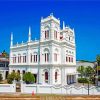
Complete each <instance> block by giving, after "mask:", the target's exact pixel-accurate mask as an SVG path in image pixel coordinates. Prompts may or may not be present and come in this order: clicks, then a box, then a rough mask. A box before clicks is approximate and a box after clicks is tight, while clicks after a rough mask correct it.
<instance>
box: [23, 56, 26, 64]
mask: <svg viewBox="0 0 100 100" xmlns="http://www.w3.org/2000/svg"><path fill="white" fill-rule="evenodd" d="M23 63H26V54H23Z"/></svg>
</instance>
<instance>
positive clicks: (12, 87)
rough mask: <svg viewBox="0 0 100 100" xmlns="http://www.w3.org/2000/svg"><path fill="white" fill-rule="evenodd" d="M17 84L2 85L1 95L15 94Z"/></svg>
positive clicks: (0, 85)
mask: <svg viewBox="0 0 100 100" xmlns="http://www.w3.org/2000/svg"><path fill="white" fill-rule="evenodd" d="M15 92H16V84H0V93H15Z"/></svg>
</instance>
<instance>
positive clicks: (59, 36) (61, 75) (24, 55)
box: [9, 14, 76, 84]
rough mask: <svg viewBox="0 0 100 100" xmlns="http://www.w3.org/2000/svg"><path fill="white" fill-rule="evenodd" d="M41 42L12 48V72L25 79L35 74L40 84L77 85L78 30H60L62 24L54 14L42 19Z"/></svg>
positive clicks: (30, 41) (30, 42) (29, 41)
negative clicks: (25, 76) (76, 31)
mask: <svg viewBox="0 0 100 100" xmlns="http://www.w3.org/2000/svg"><path fill="white" fill-rule="evenodd" d="M40 27H41V30H40V40H34V41H32V40H31V28H30V27H29V36H28V41H27V43H21V44H16V45H13V34H12V35H11V46H10V68H9V70H10V72H12V71H18V72H19V73H20V74H21V75H22V74H23V73H25V72H28V71H29V72H31V73H33V74H34V76H35V77H36V79H37V81H38V83H40V84H45V83H46V84H70V83H73V82H75V81H76V47H75V33H74V29H71V28H69V27H65V24H64V22H63V29H61V28H60V20H59V19H57V18H55V17H54V16H53V14H50V16H48V17H46V18H41V25H40Z"/></svg>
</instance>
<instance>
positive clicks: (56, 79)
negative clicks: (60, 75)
mask: <svg viewBox="0 0 100 100" xmlns="http://www.w3.org/2000/svg"><path fill="white" fill-rule="evenodd" d="M56 81H57V72H55V82H56Z"/></svg>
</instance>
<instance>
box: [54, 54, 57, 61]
mask: <svg viewBox="0 0 100 100" xmlns="http://www.w3.org/2000/svg"><path fill="white" fill-rule="evenodd" d="M54 61H57V54H56V53H54Z"/></svg>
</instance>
